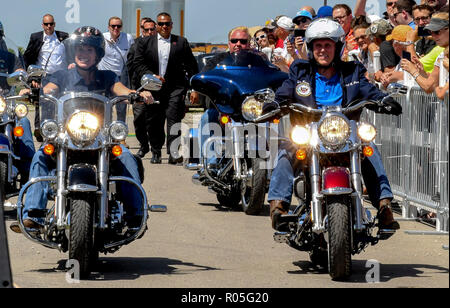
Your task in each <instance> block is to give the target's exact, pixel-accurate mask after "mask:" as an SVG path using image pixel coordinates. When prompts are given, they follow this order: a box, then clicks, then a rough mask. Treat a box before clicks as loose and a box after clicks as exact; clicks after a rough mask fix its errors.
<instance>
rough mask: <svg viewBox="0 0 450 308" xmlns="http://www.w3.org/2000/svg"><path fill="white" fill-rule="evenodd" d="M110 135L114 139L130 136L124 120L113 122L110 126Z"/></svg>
mask: <svg viewBox="0 0 450 308" xmlns="http://www.w3.org/2000/svg"><path fill="white" fill-rule="evenodd" d="M109 135H110V136H111V138H112V139H113V140H117V141H122V140H125V138H127V136H128V127H127V125H126V124H125V123H123V122H113V123H112V124H111V125H110V126H109Z"/></svg>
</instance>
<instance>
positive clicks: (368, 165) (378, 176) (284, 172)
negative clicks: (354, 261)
mask: <svg viewBox="0 0 450 308" xmlns="http://www.w3.org/2000/svg"><path fill="white" fill-rule="evenodd" d="M371 146H372V148H373V149H374V154H373V155H372V156H371V157H366V159H364V160H363V161H362V162H361V173H362V176H363V179H364V183H365V184H366V187H367V192H368V194H369V198H370V201H371V202H372V205H373V206H374V207H376V208H378V207H379V206H378V205H379V201H380V200H382V199H392V198H393V195H392V190H391V186H390V184H389V180H388V178H387V175H386V171H385V170H384V166H383V162H382V160H381V155H380V152H379V151H378V149H377V147H376V146H375V144H374V143H371ZM294 149H295V148H294V147H292V145H291V144H282V145H281V146H280V150H279V152H278V157H277V160H278V162H277V164H276V166H275V168H274V169H273V172H272V177H271V178H270V186H269V193H268V196H267V200H268V201H272V200H281V201H284V202H287V203H289V204H290V203H291V201H292V193H293V189H294V188H293V183H294V171H295V170H294V169H293V167H292V166H293V162H294V161H295V159H296V158H295V150H294Z"/></svg>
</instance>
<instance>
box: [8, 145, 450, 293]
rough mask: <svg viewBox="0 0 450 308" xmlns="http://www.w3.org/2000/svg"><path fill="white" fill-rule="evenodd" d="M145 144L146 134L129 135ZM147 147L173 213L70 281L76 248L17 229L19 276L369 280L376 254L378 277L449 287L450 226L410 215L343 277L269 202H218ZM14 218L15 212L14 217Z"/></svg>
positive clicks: (265, 282)
mask: <svg viewBox="0 0 450 308" xmlns="http://www.w3.org/2000/svg"><path fill="white" fill-rule="evenodd" d="M128 143H129V144H130V145H131V147H132V151H134V152H137V140H136V139H135V138H134V137H131V138H129V139H128ZM163 158H165V159H163V164H161V165H151V164H150V163H149V159H150V157H148V156H147V157H145V159H144V165H145V168H146V175H145V183H144V188H145V190H146V191H147V193H148V197H149V201H150V203H151V204H163V205H166V206H167V207H168V211H167V213H150V219H149V230H148V231H147V233H146V234H145V236H144V237H143V238H142V239H140V240H138V241H135V242H133V243H131V244H130V245H128V246H126V247H122V249H121V250H119V251H118V252H117V253H115V254H113V255H110V254H108V255H106V256H104V255H103V256H100V260H101V265H100V266H99V269H98V272H97V273H94V275H93V276H92V279H91V280H87V281H82V282H81V283H79V284H69V283H68V282H67V281H66V279H65V272H64V270H63V269H64V265H65V262H66V258H67V254H62V253H59V252H58V251H56V250H51V249H47V248H44V247H42V246H39V245H38V244H35V243H32V242H30V241H28V240H26V239H25V238H24V237H23V236H22V235H19V234H15V233H13V232H11V231H10V230H9V229H8V238H9V243H10V256H11V263H12V273H13V277H14V282H15V283H16V284H17V285H18V286H20V287H50V288H60V287H95V288H104V287H163V288H172V287H177V288H192V287H194V288H195V287H199V288H229V287H238V288H241V287H245V288H247V287H254V288H272V287H275V288H277V287H308V288H309V287H338V288H341V287H344V288H347V287H368V286H369V285H368V284H367V283H366V278H365V277H366V273H367V271H368V270H369V268H366V262H367V260H371V259H375V260H377V261H378V262H379V263H380V270H381V271H380V273H381V275H380V283H376V284H372V285H370V287H446V288H448V287H449V271H448V269H449V256H448V253H449V252H448V251H447V250H443V249H442V245H448V236H425V235H407V234H405V233H404V232H402V231H404V230H429V231H432V230H433V229H432V228H430V227H427V226H425V225H422V224H418V223H415V222H402V223H401V227H402V231H401V232H397V234H395V235H394V236H393V237H392V238H391V239H390V240H388V241H384V242H380V243H379V244H378V245H376V246H373V247H368V248H367V250H366V251H365V252H363V253H361V254H360V255H357V256H354V257H353V275H352V277H351V279H350V280H349V281H347V282H333V281H331V280H330V278H329V276H328V274H327V273H324V272H320V271H318V270H317V269H314V268H313V267H312V265H311V263H310V262H309V257H308V255H307V254H306V253H304V252H299V251H296V250H294V249H292V248H290V247H288V246H287V245H284V244H278V243H275V242H274V241H273V239H272V235H273V231H272V229H271V227H270V218H269V216H268V210H267V207H268V205H267V202H266V210H265V212H264V213H263V214H261V215H259V216H247V215H245V214H244V213H242V212H239V211H229V210H226V209H218V208H216V205H217V201H216V197H215V195H213V194H210V193H208V192H207V189H206V188H205V187H201V186H196V185H194V184H192V183H191V175H192V174H193V173H192V171H188V170H186V169H184V168H183V167H180V166H173V165H168V164H167V156H164V157H163ZM10 223H11V221H8V222H7V226H9V224H10Z"/></svg>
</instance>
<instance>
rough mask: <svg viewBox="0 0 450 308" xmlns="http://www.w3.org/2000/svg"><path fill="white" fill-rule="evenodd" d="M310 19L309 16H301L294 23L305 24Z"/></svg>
mask: <svg viewBox="0 0 450 308" xmlns="http://www.w3.org/2000/svg"><path fill="white" fill-rule="evenodd" d="M308 21H309V18H306V17H301V18H297V19H296V20H295V21H294V24H296V25H297V26H298V25H300V24H304V23H306V22H308Z"/></svg>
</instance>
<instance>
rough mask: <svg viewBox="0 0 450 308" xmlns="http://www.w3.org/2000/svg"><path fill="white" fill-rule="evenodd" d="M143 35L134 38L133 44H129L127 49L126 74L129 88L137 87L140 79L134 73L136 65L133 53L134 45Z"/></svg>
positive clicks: (134, 50)
mask: <svg viewBox="0 0 450 308" xmlns="http://www.w3.org/2000/svg"><path fill="white" fill-rule="evenodd" d="M143 38H144V37H142V36H139V37H137V38H136V39H135V40H134V44H133V45H131V46H130V49H129V50H128V54H127V69H128V76H129V78H130V82H131V87H130V88H131V89H135V90H136V89H138V88H139V87H140V80H139V78H138V76H137V73H136V66H135V65H134V63H135V62H134V55H135V53H136V46H137V44H138V42H139V41H140V40H142V39H143Z"/></svg>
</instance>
